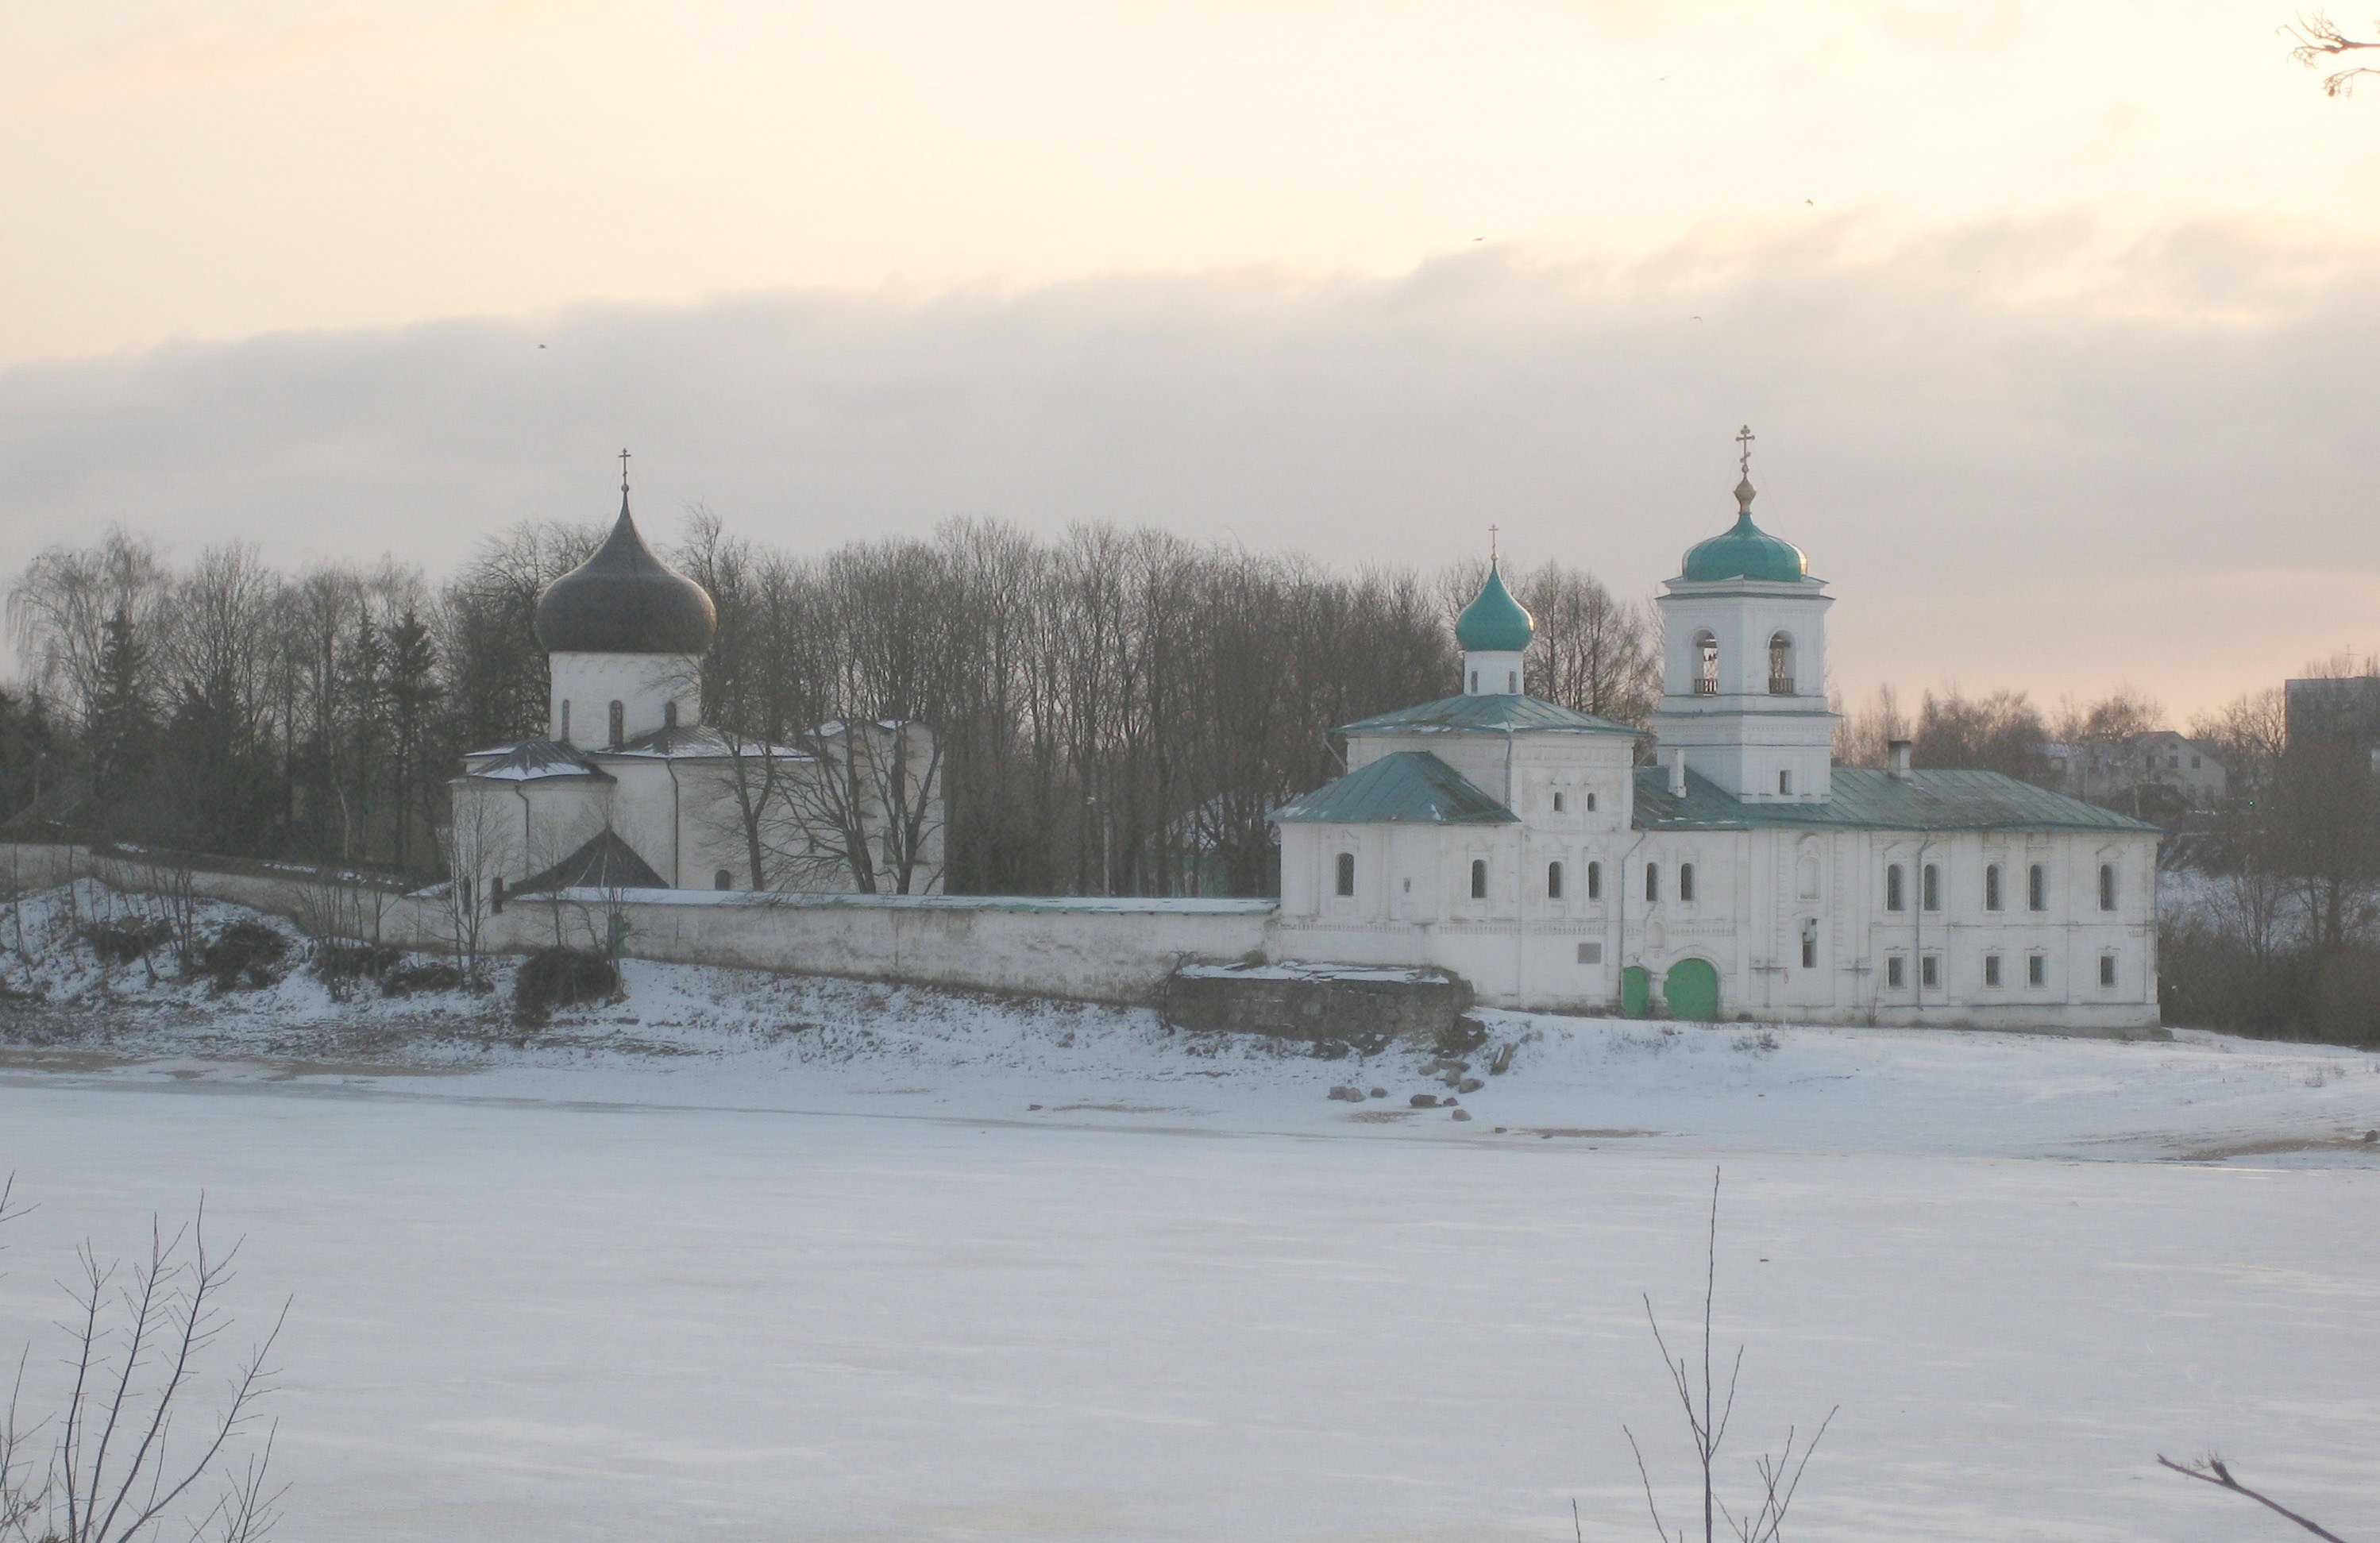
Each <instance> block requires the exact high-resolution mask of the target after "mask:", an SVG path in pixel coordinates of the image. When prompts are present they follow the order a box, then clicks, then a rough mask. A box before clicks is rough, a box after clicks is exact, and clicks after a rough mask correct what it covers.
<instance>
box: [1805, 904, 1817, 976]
mask: <svg viewBox="0 0 2380 1543" xmlns="http://www.w3.org/2000/svg"><path fill="white" fill-rule="evenodd" d="M1802 967H1803V969H1805V970H1814V969H1816V968H1817V967H1818V922H1817V918H1816V917H1810V918H1808V919H1807V920H1804V921H1803V923H1802Z"/></svg>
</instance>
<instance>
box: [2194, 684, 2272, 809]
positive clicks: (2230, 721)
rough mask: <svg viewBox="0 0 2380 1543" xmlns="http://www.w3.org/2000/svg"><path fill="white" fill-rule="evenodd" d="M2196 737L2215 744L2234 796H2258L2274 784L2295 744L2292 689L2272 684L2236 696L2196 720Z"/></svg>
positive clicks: (2201, 714)
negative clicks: (2284, 756) (2292, 742)
mask: <svg viewBox="0 0 2380 1543" xmlns="http://www.w3.org/2000/svg"><path fill="white" fill-rule="evenodd" d="M2190 735H2191V737H2192V738H2193V739H2204V740H2208V741H2210V742H2212V743H2213V744H2214V746H2215V749H2216V756H2217V757H2218V758H2220V759H2221V760H2222V762H2223V770H2224V772H2225V774H2226V776H2227V778H2228V785H2229V789H2230V792H2231V795H2232V796H2234V797H2242V796H2253V795H2254V794H2255V793H2256V792H2258V791H2259V790H2261V789H2262V788H2264V787H2265V786H2266V785H2267V784H2270V782H2271V781H2272V777H2273V772H2274V770H2275V769H2276V768H2277V767H2278V766H2279V765H2280V761H2281V755H2282V753H2283V752H2284V751H2286V750H2287V749H2288V748H2289V693H2288V691H2287V690H2286V689H2285V688H2283V687H2281V686H2267V687H2265V689H2264V690H2262V691H2251V692H2248V693H2247V694H2245V695H2244V696H2240V697H2235V698H2233V699H2231V700H2230V701H2228V702H2226V703H2225V704H2224V705H2223V706H2221V707H2219V708H2216V709H2215V710H2214V711H2211V712H2203V713H2200V714H2199V715H2198V716H2197V717H2195V718H2193V719H2192V720H2191V723H2190Z"/></svg>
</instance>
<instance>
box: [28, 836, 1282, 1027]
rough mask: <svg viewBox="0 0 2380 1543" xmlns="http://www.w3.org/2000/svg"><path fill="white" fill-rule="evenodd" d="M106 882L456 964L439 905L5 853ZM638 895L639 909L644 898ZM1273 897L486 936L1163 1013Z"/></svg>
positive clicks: (600, 895)
mask: <svg viewBox="0 0 2380 1543" xmlns="http://www.w3.org/2000/svg"><path fill="white" fill-rule="evenodd" d="M81 877H90V878H95V879H98V880H100V881H102V882H103V883H106V884H107V885H109V886H110V887H111V888H115V889H118V890H124V891H131V892H142V893H153V892H155V891H158V890H160V889H162V888H164V887H165V886H166V885H168V884H170V883H174V882H178V881H183V880H184V879H185V878H187V881H188V885H189V888H190V893H193V894H196V895H199V896H201V897H204V898H207V899H212V900H223V901H228V902H231V903H233V904H235V905H246V906H249V907H252V908H253V909H256V910H259V911H263V912H266V913H268V914H271V915H274V916H280V917H288V918H290V919H291V920H294V921H296V922H297V923H298V924H299V925H300V926H301V927H302V926H309V925H310V924H312V923H313V921H314V919H315V918H319V917H322V916H324V915H326V914H330V907H328V906H327V905H326V904H325V901H326V898H327V897H328V896H329V895H330V894H331V893H333V892H335V893H336V894H337V895H338V896H339V898H340V901H341V902H342V904H343V905H345V906H346V910H345V912H344V913H343V914H347V915H353V914H355V913H354V907H355V904H356V902H357V901H358V900H360V901H361V902H362V904H363V906H364V914H365V915H366V916H368V917H370V922H369V923H368V925H370V927H371V928H372V929H374V930H376V932H377V936H378V938H379V940H380V941H382V942H390V943H395V944H397V945H399V946H401V947H406V948H415V949H421V950H424V951H428V952H442V953H443V952H451V951H452V950H453V946H454V934H455V923H454V919H453V917H452V916H451V914H450V913H449V911H448V909H447V907H446V906H445V905H443V904H442V903H441V902H439V901H438V900H436V899H435V898H425V897H422V896H418V895H401V894H397V893H394V892H393V891H390V890H386V889H375V888H368V887H366V886H361V885H353V884H347V885H333V884H326V883H324V882H323V881H321V880H319V879H317V878H315V877H314V876H313V875H311V874H309V873H302V872H295V871H293V872H289V873H279V872H275V871H273V869H270V868H268V867H266V866H265V865H263V864H247V863H239V864H230V863H226V864H222V865H218V866H210V867H206V868H184V867H178V866H175V865H169V864H166V863H164V862H160V861H151V860H146V859H143V858H141V857H138V856H132V857H119V856H114V855H104V854H95V853H92V852H90V851H87V850H84V849H82V848H79V847H69V846H59V845H17V846H10V845H0V884H6V883H13V884H14V885H16V886H17V887H20V888H22V887H35V886H43V885H49V884H57V883H64V882H66V881H67V880H68V879H69V878H81ZM630 896H632V897H633V898H629V897H630ZM1273 910H1274V905H1273V903H1272V902H1271V901H1269V900H1142V899H1121V898H1119V899H1091V898H1067V899H1038V898H1024V899H1019V898H1011V897H1000V896H975V895H873V894H755V893H748V892H741V891H728V892H720V891H713V890H637V891H627V892H624V893H623V897H622V898H620V899H618V900H617V901H616V903H615V902H614V901H613V899H612V897H610V896H609V895H607V894H606V893H604V892H601V891H595V890H574V891H565V892H564V893H563V895H562V896H561V897H560V898H558V899H550V898H545V897H539V896H514V897H513V898H511V899H509V900H507V901H506V902H505V903H504V910H503V911H502V912H501V913H499V914H497V915H494V916H490V917H484V918H483V919H482V921H481V924H480V949H481V951H482V952H484V953H489V954H525V953H528V952H529V951H530V950H533V949H538V948H543V947H547V946H550V945H552V944H553V942H555V941H556V939H557V937H558V938H559V939H560V940H561V941H562V942H566V943H569V944H571V945H573V946H576V947H582V948H583V947H600V946H601V944H602V942H603V941H604V939H605V938H606V936H607V935H608V934H609V932H610V930H611V928H612V924H613V917H614V916H616V917H618V918H619V920H620V922H621V923H622V924H624V926H625V935H624V936H623V938H622V939H621V942H620V951H621V952H622V953H623V954H626V955H627V956H628V957H630V958H636V959H654V960H661V961H664V962H668V963H672V964H689V965H719V966H729V967H733V968H737V969H762V970H783V971H796V972H801V973H805V974H816V975H835V976H846V977H853V978H861V979H876V980H901V981H908V982H913V983H916V984H920V985H931V986H950V987H956V988H960V989H963V990H987V991H1014V992H1019V993H1022V994H1026V995H1031V996H1047V997H1058V998H1064V999H1069V1000H1076V1001H1087V1002H1130V1003H1152V1002H1156V1001H1157V1000H1158V998H1159V996H1160V993H1161V991H1162V990H1163V988H1164V984H1165V981H1166V979H1167V978H1168V977H1170V976H1171V975H1172V973H1173V970H1174V968H1175V967H1176V966H1180V965H1182V964H1184V963H1207V964H1228V963H1232V962H1234V961H1237V960H1241V959H1245V958H1246V957H1248V956H1249V955H1251V954H1261V952H1262V951H1263V949H1264V945H1265V929H1266V926H1267V924H1268V923H1269V921H1270V919H1271V917H1272V914H1273Z"/></svg>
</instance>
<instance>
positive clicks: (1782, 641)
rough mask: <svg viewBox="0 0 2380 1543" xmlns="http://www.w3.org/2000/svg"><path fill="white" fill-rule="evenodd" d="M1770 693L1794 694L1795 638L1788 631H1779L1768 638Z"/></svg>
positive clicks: (1775, 694) (1777, 695)
mask: <svg viewBox="0 0 2380 1543" xmlns="http://www.w3.org/2000/svg"><path fill="white" fill-rule="evenodd" d="M1768 694H1769V695H1770V696H1772V697H1790V696H1791V695H1792V694H1793V639H1792V637H1791V635H1790V634H1787V633H1782V632H1779V633H1778V634H1776V635H1775V636H1773V637H1771V638H1769V639H1768Z"/></svg>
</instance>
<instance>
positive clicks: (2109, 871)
mask: <svg viewBox="0 0 2380 1543" xmlns="http://www.w3.org/2000/svg"><path fill="white" fill-rule="evenodd" d="M2115 908H2116V865H2115V864H2113V863H2101V864H2100V865H2099V909H2101V910H2103V911H2112V910H2114V909H2115ZM2109 984H2110V985H2113V984H2114V982H2112V981H2110V982H2109Z"/></svg>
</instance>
